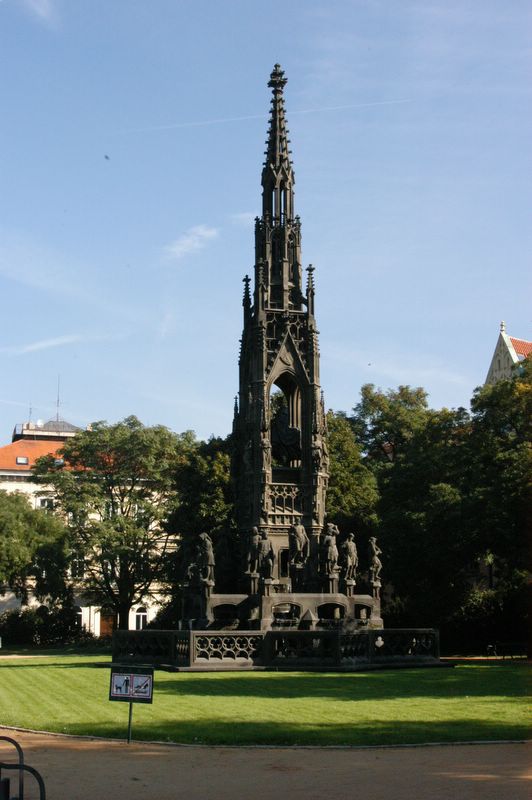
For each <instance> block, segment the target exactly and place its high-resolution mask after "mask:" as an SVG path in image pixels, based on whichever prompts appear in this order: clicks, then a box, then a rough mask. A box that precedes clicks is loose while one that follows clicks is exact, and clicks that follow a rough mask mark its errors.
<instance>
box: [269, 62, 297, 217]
mask: <svg viewBox="0 0 532 800" xmlns="http://www.w3.org/2000/svg"><path fill="white" fill-rule="evenodd" d="M286 82H287V81H286V78H285V77H284V72H283V70H282V69H281V67H280V66H279V64H276V65H275V66H274V68H273V72H272V73H271V75H270V80H269V82H268V86H270V87H271V89H272V92H273V97H272V100H271V111H270V127H269V130H268V139H267V140H266V151H265V153H264V155H265V156H266V160H265V161H264V166H263V170H262V214H263V217H264V216H266V215H269V216H270V218H271V219H272V220H275V221H276V222H279V221H281V222H282V221H284V219H285V218H288V219H291V218H292V214H293V185H294V183H295V181H294V173H293V170H292V164H291V162H290V150H289V149H288V145H289V141H290V140H289V139H288V129H287V127H286V119H285V114H284V97H283V89H284V87H285V85H286Z"/></svg>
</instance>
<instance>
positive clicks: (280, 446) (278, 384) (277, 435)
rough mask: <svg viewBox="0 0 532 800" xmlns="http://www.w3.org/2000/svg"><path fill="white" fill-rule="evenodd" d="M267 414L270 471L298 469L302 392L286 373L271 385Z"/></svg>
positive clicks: (299, 464) (292, 378) (291, 376)
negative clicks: (268, 413)
mask: <svg viewBox="0 0 532 800" xmlns="http://www.w3.org/2000/svg"><path fill="white" fill-rule="evenodd" d="M269 410H270V441H271V444H272V465H273V467H274V468H275V467H277V468H286V467H291V468H298V467H300V466H301V390H300V388H299V385H298V383H297V381H296V380H295V378H294V376H293V375H292V374H290V373H286V372H285V373H283V374H282V375H280V376H279V377H278V378H277V379H276V380H275V381H274V382H273V384H272V387H271V391H270V396H269Z"/></svg>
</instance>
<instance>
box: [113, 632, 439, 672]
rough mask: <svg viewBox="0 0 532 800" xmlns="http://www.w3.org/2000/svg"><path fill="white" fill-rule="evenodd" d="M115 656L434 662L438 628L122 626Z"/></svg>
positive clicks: (325, 663)
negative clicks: (125, 628)
mask: <svg viewBox="0 0 532 800" xmlns="http://www.w3.org/2000/svg"><path fill="white" fill-rule="evenodd" d="M113 661H116V662H119V663H122V664H127V663H143V664H155V665H159V666H169V667H174V668H178V669H179V668H189V669H190V668H192V669H194V668H204V669H205V668H207V669H217V668H222V669H228V668H233V669H243V668H248V669H249V667H253V666H261V667H272V668H277V669H304V668H318V669H319V668H327V669H330V668H338V669H356V668H357V667H361V668H363V667H372V666H373V667H377V666H385V665H390V666H393V665H398V664H412V665H415V664H430V663H432V664H434V663H437V662H438V661H439V638H438V631H437V630H434V629H432V628H414V629H406V628H405V629H403V628H389V629H384V628H382V629H372V628H371V629H364V630H362V631H356V632H354V633H343V632H342V631H341V630H321V631H320V630H318V631H302V630H279V629H276V630H270V631H212V630H211V631H156V630H144V631H116V632H115V634H114V636H113Z"/></svg>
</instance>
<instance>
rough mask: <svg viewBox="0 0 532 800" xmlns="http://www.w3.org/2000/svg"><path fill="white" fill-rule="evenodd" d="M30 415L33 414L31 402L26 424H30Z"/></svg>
mask: <svg viewBox="0 0 532 800" xmlns="http://www.w3.org/2000/svg"><path fill="white" fill-rule="evenodd" d="M32 414H33V406H32V402H31V400H30V412H29V414H28V422H31V417H32Z"/></svg>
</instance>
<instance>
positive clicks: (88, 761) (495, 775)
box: [0, 728, 532, 800]
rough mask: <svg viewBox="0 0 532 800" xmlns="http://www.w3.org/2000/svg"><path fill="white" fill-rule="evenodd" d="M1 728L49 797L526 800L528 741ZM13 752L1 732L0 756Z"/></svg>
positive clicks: (530, 775) (528, 793) (529, 776)
mask: <svg viewBox="0 0 532 800" xmlns="http://www.w3.org/2000/svg"><path fill="white" fill-rule="evenodd" d="M0 735H7V736H12V737H13V738H15V739H17V741H18V742H19V743H20V744H21V745H22V747H23V748H24V751H25V755H26V763H28V764H29V765H30V766H33V767H36V768H37V769H38V770H39V771H40V772H41V774H42V775H43V777H44V779H45V783H46V789H47V797H48V800H95V798H98V800H145V799H146V798H153V800H177V799H178V798H187V800H235V798H237V799H238V800H272V799H273V798H275V800H281V799H282V798H289V800H325V799H326V798H328V797H330V798H331V800H353V798H356V797H364V798H368V800H392V799H393V800H451V798H452V799H453V800H454V799H455V798H457V799H458V800H479V798H482V800H525V799H526V800H528V798H529V797H530V796H531V789H532V786H531V785H530V780H531V779H532V770H531V769H530V767H531V755H532V748H531V745H530V744H484V745H476V744H475V745H451V746H439V745H437V746H432V747H402V748H371V749H367V750H364V749H345V750H343V749H325V748H324V749H320V748H316V749H311V748H309V749H305V748H298V749H290V748H271V749H270V748H250V747H242V748H234V749H232V748H226V747H179V746H167V745H157V744H141V743H135V742H133V743H132V744H130V745H127V744H125V743H122V742H116V741H96V740H88V739H81V738H75V737H67V736H64V737H63V736H53V735H49V734H41V733H36V734H32V733H19V732H10V731H9V730H5V729H2V728H0ZM12 753H14V750H13V748H12V747H10V748H8V747H7V746H4V743H2V742H0V760H6V761H7V760H12V758H13V756H12ZM10 775H11V777H13V775H14V773H12V772H11V773H10ZM32 780H33V779H31V778H27V790H29V789H30V784H31V782H32ZM13 788H14V783H13V784H12V791H13ZM31 788H32V789H33V786H31ZM37 796H38V795H37V794H35V793H31V794H28V795H27V797H28V800H30V798H33V797H37Z"/></svg>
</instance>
